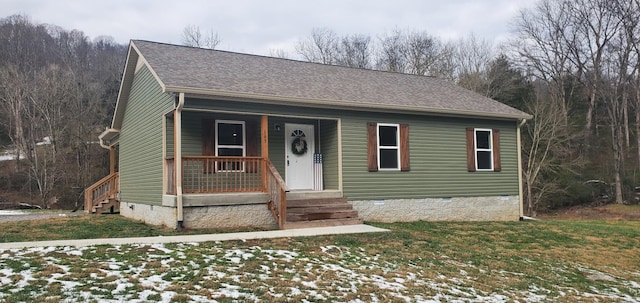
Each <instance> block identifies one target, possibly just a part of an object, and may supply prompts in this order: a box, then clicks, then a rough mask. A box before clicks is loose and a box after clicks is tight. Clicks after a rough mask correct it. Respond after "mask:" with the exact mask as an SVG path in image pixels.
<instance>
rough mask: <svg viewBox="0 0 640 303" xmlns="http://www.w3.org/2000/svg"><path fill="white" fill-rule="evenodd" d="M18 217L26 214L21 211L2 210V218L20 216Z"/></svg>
mask: <svg viewBox="0 0 640 303" xmlns="http://www.w3.org/2000/svg"><path fill="white" fill-rule="evenodd" d="M18 215H24V212H22V211H19V210H1V209H0V216H18Z"/></svg>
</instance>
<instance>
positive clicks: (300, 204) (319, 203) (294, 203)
mask: <svg viewBox="0 0 640 303" xmlns="http://www.w3.org/2000/svg"><path fill="white" fill-rule="evenodd" d="M345 205H346V206H349V207H350V208H352V207H351V204H349V202H348V200H347V198H345V197H340V198H319V199H299V200H288V199H287V210H289V209H291V208H306V207H330V206H345Z"/></svg>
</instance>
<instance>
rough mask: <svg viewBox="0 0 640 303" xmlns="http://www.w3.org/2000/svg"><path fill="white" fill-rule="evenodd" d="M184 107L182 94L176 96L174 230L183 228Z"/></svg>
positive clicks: (174, 120) (174, 119)
mask: <svg viewBox="0 0 640 303" xmlns="http://www.w3.org/2000/svg"><path fill="white" fill-rule="evenodd" d="M183 107H184V93H180V94H179V96H178V106H176V113H175V117H174V118H173V122H174V127H173V134H174V135H173V138H174V140H175V142H174V149H175V150H174V159H175V160H174V165H175V166H176V167H175V173H176V228H177V229H182V228H183V227H184V214H183V210H182V108H183Z"/></svg>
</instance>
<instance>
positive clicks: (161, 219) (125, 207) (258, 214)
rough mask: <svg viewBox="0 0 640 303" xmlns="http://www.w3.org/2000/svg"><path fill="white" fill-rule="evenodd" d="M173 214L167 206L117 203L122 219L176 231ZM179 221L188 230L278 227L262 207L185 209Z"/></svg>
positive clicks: (260, 205) (233, 206)
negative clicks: (181, 220)
mask: <svg viewBox="0 0 640 303" xmlns="http://www.w3.org/2000/svg"><path fill="white" fill-rule="evenodd" d="M176 210H177V208H175V207H171V206H158V205H147V204H136V203H127V202H123V203H120V214H121V215H122V216H124V217H126V218H131V219H134V220H140V221H143V222H144V223H146V224H150V225H162V226H167V227H169V228H177V222H176ZM183 217H184V221H183V223H184V224H183V227H185V228H191V229H204V228H230V227H250V226H253V227H277V226H278V225H277V222H276V221H275V219H274V218H273V214H271V211H269V209H268V208H267V205H266V203H263V204H248V205H229V206H201V207H185V208H184V209H183Z"/></svg>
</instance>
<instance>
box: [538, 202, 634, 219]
mask: <svg viewBox="0 0 640 303" xmlns="http://www.w3.org/2000/svg"><path fill="white" fill-rule="evenodd" d="M538 218H541V219H545V218H552V219H568V220H581V219H585V220H640V205H621V204H608V205H602V206H589V205H578V206H572V207H569V208H563V209H559V210H555V211H551V212H548V213H544V214H540V215H538Z"/></svg>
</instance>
